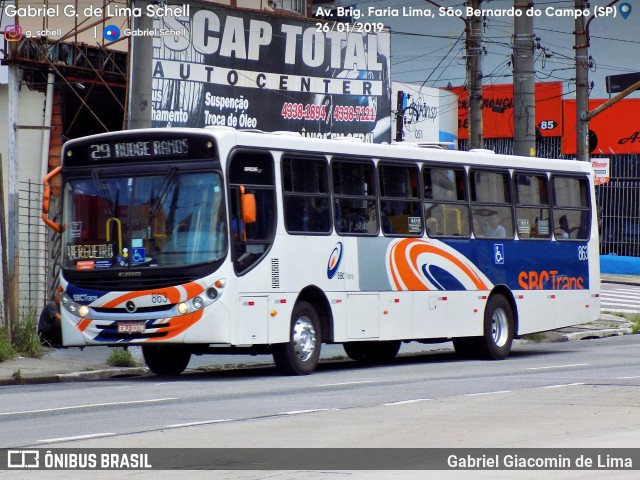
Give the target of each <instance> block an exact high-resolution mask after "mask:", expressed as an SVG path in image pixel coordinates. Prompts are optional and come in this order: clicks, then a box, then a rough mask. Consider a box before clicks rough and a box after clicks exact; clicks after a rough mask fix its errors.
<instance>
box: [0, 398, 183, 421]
mask: <svg viewBox="0 0 640 480" xmlns="http://www.w3.org/2000/svg"><path fill="white" fill-rule="evenodd" d="M172 400H179V398H175V397H171V398H152V399H150V400H131V401H128V402H110V403H90V404H87V405H73V406H70V407H56V408H43V409H41V410H22V411H17V412H4V413H0V416H7V415H25V414H29V413H47V412H60V411H65V410H81V409H83V408H96V407H113V406H116V405H139V404H143V403H158V402H169V401H172Z"/></svg>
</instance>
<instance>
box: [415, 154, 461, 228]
mask: <svg viewBox="0 0 640 480" xmlns="http://www.w3.org/2000/svg"><path fill="white" fill-rule="evenodd" d="M422 175H423V180H424V208H425V222H426V225H427V227H428V228H427V234H428V235H429V236H431V237H438V236H441V237H468V236H469V235H470V233H471V231H470V227H469V205H468V204H467V186H466V180H465V172H464V169H462V168H448V167H431V166H428V165H427V166H425V167H424V169H423V173H422Z"/></svg>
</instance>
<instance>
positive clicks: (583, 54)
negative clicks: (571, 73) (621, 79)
mask: <svg viewBox="0 0 640 480" xmlns="http://www.w3.org/2000/svg"><path fill="white" fill-rule="evenodd" d="M585 8H586V1H585V0H575V9H576V11H578V10H580V11H584V9H585ZM574 35H575V42H576V43H575V47H574V48H575V50H576V130H577V139H576V159H577V160H581V161H584V162H588V161H589V118H588V114H589V36H588V35H587V29H586V26H585V21H584V17H583V16H582V15H576V21H575V32H574Z"/></svg>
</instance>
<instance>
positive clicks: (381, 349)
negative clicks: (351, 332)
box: [342, 340, 400, 363]
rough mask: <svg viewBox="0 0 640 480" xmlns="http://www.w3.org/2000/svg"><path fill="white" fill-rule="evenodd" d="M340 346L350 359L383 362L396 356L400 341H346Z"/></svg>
mask: <svg viewBox="0 0 640 480" xmlns="http://www.w3.org/2000/svg"><path fill="white" fill-rule="evenodd" d="M342 346H343V347H344V351H345V352H346V354H347V355H348V356H349V358H350V359H352V360H356V361H358V362H367V363H384V362H388V361H390V360H393V359H394V358H395V357H396V355H397V354H398V351H399V350H400V341H399V340H390V341H385V342H348V343H344V344H342Z"/></svg>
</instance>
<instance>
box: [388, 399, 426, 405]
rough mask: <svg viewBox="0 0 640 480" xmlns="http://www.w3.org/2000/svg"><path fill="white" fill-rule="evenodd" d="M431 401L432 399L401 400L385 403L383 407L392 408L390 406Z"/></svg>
mask: <svg viewBox="0 0 640 480" xmlns="http://www.w3.org/2000/svg"><path fill="white" fill-rule="evenodd" d="M429 400H431V399H430V398H416V399H413V400H401V401H399V402H391V403H383V404H382V405H385V406H387V407H390V406H393V405H407V404H409V403H418V402H428V401H429Z"/></svg>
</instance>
